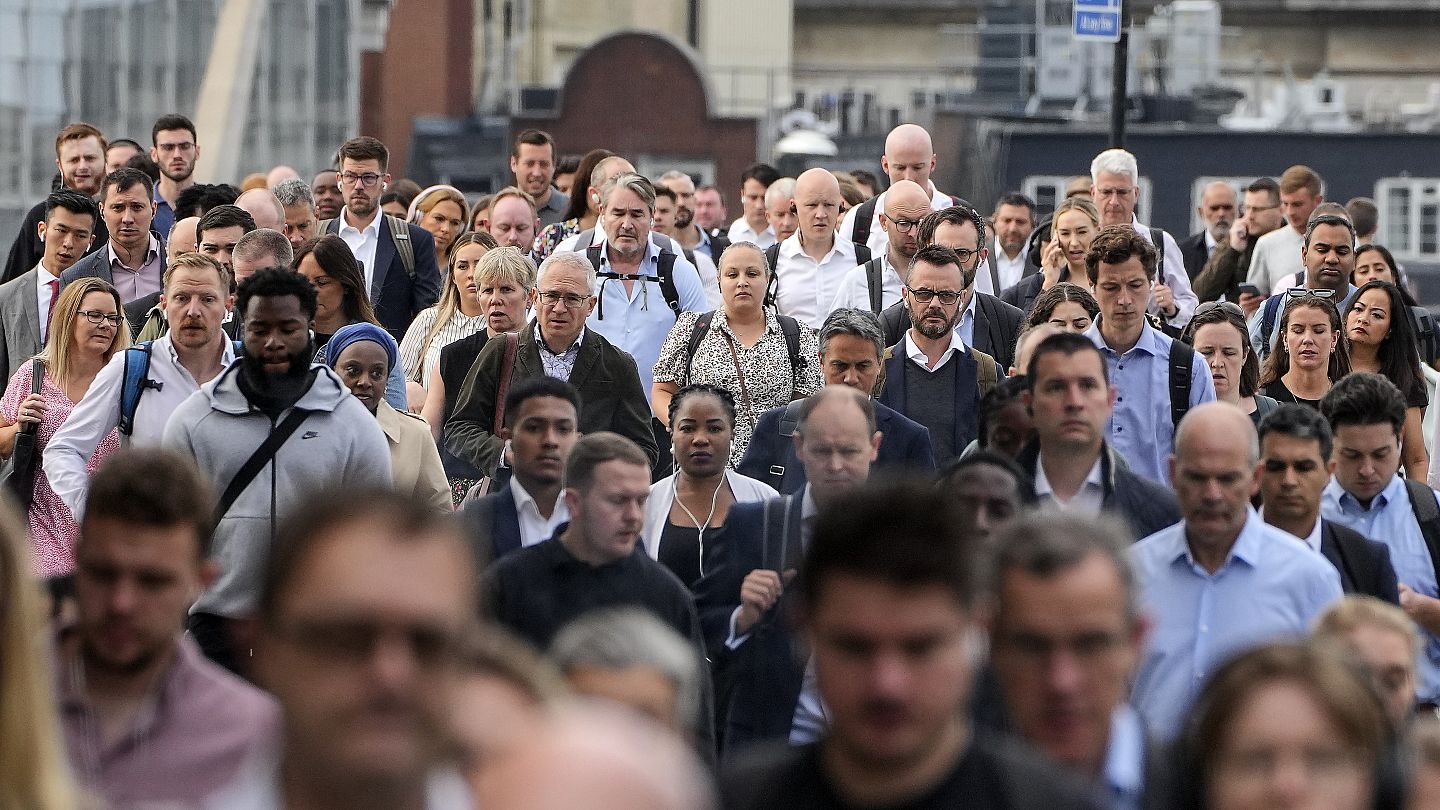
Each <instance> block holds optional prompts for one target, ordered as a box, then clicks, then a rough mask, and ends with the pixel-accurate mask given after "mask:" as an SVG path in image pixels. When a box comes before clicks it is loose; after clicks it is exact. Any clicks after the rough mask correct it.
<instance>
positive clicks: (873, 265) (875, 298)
mask: <svg viewBox="0 0 1440 810" xmlns="http://www.w3.org/2000/svg"><path fill="white" fill-rule="evenodd" d="M884 272H885V268H883V267H881V266H880V260H879V259H871V260H870V261H868V262H865V286H866V288H867V289H868V290H869V291H870V311H871V312H873V313H875V314H876V315H879V314H880V311H881V310H882V309H884V308H885V307H884V303H885V299H884V295H885V279H884Z"/></svg>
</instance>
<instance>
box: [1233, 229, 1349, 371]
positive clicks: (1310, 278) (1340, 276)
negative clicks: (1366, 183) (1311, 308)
mask: <svg viewBox="0 0 1440 810" xmlns="http://www.w3.org/2000/svg"><path fill="white" fill-rule="evenodd" d="M1300 259H1301V261H1302V262H1304V264H1305V285H1304V286H1303V287H1291V288H1290V289H1288V290H1286V291H1285V292H1282V293H1278V294H1275V295H1272V296H1270V297H1269V298H1268V299H1266V301H1265V303H1264V304H1263V305H1261V307H1260V311H1259V312H1257V313H1255V315H1254V316H1253V317H1251V318H1250V343H1251V344H1252V345H1253V346H1254V347H1255V351H1256V352H1257V353H1258V354H1259V357H1260V360H1261V362H1264V360H1265V358H1266V357H1267V356H1268V355H1269V354H1270V351H1271V349H1272V348H1273V347H1274V346H1275V338H1276V335H1277V334H1278V333H1279V331H1280V310H1281V309H1282V308H1283V307H1284V306H1285V300H1286V299H1287V298H1302V297H1305V296H1307V295H1314V296H1317V297H1319V298H1329V299H1330V303H1332V304H1335V305H1336V307H1337V308H1338V309H1339V310H1340V311H1341V312H1347V311H1349V309H1350V303H1351V300H1352V299H1353V298H1354V297H1355V294H1356V293H1357V292H1359V289H1358V288H1356V287H1355V285H1353V284H1351V283H1350V276H1351V274H1352V273H1353V272H1354V271H1355V226H1354V225H1353V224H1352V223H1351V222H1350V215H1349V214H1347V213H1346V212H1345V206H1343V205H1340V204H1339V203H1322V204H1321V205H1320V206H1319V207H1317V208H1316V209H1315V213H1314V214H1311V216H1310V222H1309V223H1308V224H1307V225H1306V227H1305V235H1304V236H1303V237H1302V238H1301V242H1300Z"/></svg>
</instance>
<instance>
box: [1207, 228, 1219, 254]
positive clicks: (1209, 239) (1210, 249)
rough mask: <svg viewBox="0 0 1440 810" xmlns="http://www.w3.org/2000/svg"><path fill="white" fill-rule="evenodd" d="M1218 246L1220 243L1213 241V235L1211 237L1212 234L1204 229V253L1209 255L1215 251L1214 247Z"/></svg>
mask: <svg viewBox="0 0 1440 810" xmlns="http://www.w3.org/2000/svg"><path fill="white" fill-rule="evenodd" d="M1218 244H1220V243H1219V242H1217V241H1215V237H1214V235H1212V234H1211V233H1210V229H1209V228H1206V229H1205V252H1206V253H1211V252H1213V251H1214V250H1215V246H1216V245H1218Z"/></svg>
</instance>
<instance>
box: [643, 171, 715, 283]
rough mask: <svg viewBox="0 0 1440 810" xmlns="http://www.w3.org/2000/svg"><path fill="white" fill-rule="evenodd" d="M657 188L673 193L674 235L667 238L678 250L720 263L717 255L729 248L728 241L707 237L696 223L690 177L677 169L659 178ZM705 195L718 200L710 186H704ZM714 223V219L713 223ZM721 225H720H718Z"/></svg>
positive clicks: (703, 227)
mask: <svg viewBox="0 0 1440 810" xmlns="http://www.w3.org/2000/svg"><path fill="white" fill-rule="evenodd" d="M660 185H662V186H664V187H666V188H668V189H670V190H671V191H673V192H675V223H674V229H675V230H674V233H671V234H669V236H671V237H673V238H674V239H675V241H676V242H679V243H680V247H683V248H688V249H689V250H693V251H695V252H696V253H704V254H705V255H706V256H709V257H710V259H711V260H712V261H714V262H715V263H716V264H718V263H719V262H720V254H721V253H724V252H725V248H727V247H730V240H729V239H728V238H726V236H725V235H724V234H722V233H720V232H719V231H715V232H714V233H711V232H710V231H709V230H707V229H706V228H705V226H704V225H702V224H701V223H700V221H699V217H698V216H697V215H698V213H699V211H698V209H697V207H696V206H697V204H698V203H697V202H696V200H697V198H698V197H699V194H698V193H697V192H696V191H695V181H694V180H692V179H691V178H690V175H688V174H686V173H685V172H682V171H680V170H679V169H671V170H670V171H668V172H665V173H664V174H662V175H660ZM707 188H708V189H709V194H710V195H711V196H712V197H714V198H715V199H717V200H718V199H719V196H720V195H719V193H718V192H716V191H715V188H714V187H713V186H707ZM723 213H724V210H723V209H721V216H720V217H719V219H724V216H723ZM716 221H717V222H718V219H717V220H716ZM722 224H723V223H722Z"/></svg>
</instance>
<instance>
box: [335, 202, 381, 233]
mask: <svg viewBox="0 0 1440 810" xmlns="http://www.w3.org/2000/svg"><path fill="white" fill-rule="evenodd" d="M349 210H350V209H349V207H348V206H347V207H345V208H341V209H340V230H339V231H338V234H339V235H340V236H344V235H345V234H346V233H358V234H360V236H361V238H368V237H375V238H376V239H379V238H380V220H382V219H384V218H385V212H384V211H381V210H379V209H378V208H377V209H376V210H375V218H374V219H372V220H370V224H369V225H366V226H365V227H364V228H356V227H355V226H353V225H351V224H350V221H349V220H347V219H346V218H345V214H346V213H348V212H349Z"/></svg>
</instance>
